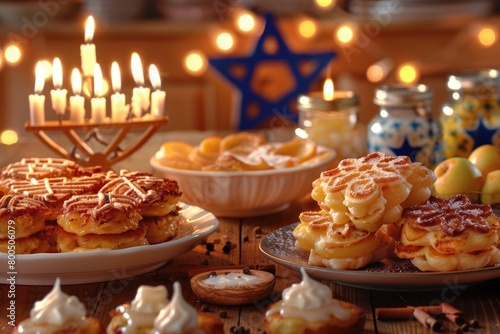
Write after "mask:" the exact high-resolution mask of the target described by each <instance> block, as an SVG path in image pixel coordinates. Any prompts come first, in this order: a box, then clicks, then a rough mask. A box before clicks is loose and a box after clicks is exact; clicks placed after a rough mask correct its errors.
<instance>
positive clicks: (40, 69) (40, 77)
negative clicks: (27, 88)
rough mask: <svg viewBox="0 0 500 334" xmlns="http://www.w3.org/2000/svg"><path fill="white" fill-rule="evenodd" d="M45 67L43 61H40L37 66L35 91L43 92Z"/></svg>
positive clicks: (37, 92)
mask: <svg viewBox="0 0 500 334" xmlns="http://www.w3.org/2000/svg"><path fill="white" fill-rule="evenodd" d="M44 72H45V69H44V66H43V62H41V61H39V62H37V63H36V67H35V93H36V94H39V95H40V94H42V91H43V85H44V84H45V73H44Z"/></svg>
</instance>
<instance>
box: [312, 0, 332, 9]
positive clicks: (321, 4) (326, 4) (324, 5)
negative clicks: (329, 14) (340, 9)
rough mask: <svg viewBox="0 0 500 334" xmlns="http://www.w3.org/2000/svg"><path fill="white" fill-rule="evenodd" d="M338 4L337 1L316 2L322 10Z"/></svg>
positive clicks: (320, 0)
mask: <svg viewBox="0 0 500 334" xmlns="http://www.w3.org/2000/svg"><path fill="white" fill-rule="evenodd" d="M336 2H337V1H336V0H314V4H315V5H316V6H317V7H318V8H320V9H330V8H332V7H333V6H335V3H336Z"/></svg>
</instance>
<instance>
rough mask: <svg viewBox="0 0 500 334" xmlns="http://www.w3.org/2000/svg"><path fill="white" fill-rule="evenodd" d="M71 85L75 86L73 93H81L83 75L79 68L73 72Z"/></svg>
mask: <svg viewBox="0 0 500 334" xmlns="http://www.w3.org/2000/svg"><path fill="white" fill-rule="evenodd" d="M71 86H72V87H73V94H75V95H80V94H81V93H82V75H81V74H80V71H79V70H78V69H77V68H74V69H73V71H72V72H71Z"/></svg>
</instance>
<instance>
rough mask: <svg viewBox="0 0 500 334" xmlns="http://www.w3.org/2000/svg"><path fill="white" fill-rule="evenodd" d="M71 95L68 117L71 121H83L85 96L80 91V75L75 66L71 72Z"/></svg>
mask: <svg viewBox="0 0 500 334" xmlns="http://www.w3.org/2000/svg"><path fill="white" fill-rule="evenodd" d="M71 86H72V87H73V94H74V95H73V96H70V98H69V119H70V121H71V122H72V123H83V122H84V120H85V107H84V104H85V98H84V97H83V96H81V93H82V76H81V74H80V71H79V70H78V69H77V68H74V69H73V71H72V72H71Z"/></svg>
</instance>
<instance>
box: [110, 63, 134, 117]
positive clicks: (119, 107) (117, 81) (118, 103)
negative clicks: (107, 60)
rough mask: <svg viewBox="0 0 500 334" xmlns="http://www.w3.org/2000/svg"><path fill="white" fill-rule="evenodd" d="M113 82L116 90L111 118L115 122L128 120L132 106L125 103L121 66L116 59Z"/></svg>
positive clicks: (113, 65)
mask: <svg viewBox="0 0 500 334" xmlns="http://www.w3.org/2000/svg"><path fill="white" fill-rule="evenodd" d="M111 84H112V85H113V91H114V92H115V93H114V94H113V95H111V120H112V121H113V122H124V121H126V120H127V116H128V111H129V109H130V106H129V105H128V104H125V94H122V93H120V90H121V87H122V82H121V75H120V67H119V66H118V63H117V62H115V61H114V62H113V64H111Z"/></svg>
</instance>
